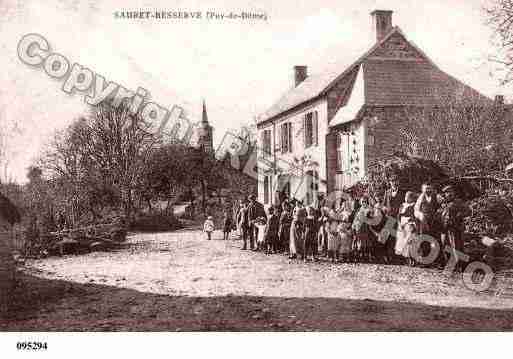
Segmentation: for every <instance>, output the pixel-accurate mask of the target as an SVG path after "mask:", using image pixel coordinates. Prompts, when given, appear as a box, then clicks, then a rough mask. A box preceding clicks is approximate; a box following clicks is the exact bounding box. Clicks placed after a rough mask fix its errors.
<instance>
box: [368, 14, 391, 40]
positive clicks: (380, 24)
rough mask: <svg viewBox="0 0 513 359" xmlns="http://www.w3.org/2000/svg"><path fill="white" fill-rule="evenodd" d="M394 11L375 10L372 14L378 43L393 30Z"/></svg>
mask: <svg viewBox="0 0 513 359" xmlns="http://www.w3.org/2000/svg"><path fill="white" fill-rule="evenodd" d="M392 13H393V11H392V10H374V11H373V12H371V15H372V20H373V21H372V22H373V25H374V29H375V31H376V41H377V42H379V41H381V40H382V39H383V38H384V37H385V36H386V35H387V34H388V33H389V32H390V30H392Z"/></svg>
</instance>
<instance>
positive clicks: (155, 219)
mask: <svg viewBox="0 0 513 359" xmlns="http://www.w3.org/2000/svg"><path fill="white" fill-rule="evenodd" d="M182 227H183V226H182V224H181V222H180V221H179V220H178V219H177V218H176V217H175V216H173V215H171V214H167V213H163V212H159V213H151V214H144V215H138V216H136V217H135V218H134V220H133V221H132V222H131V223H130V229H131V230H132V231H138V232H164V231H174V230H177V229H180V228H182Z"/></svg>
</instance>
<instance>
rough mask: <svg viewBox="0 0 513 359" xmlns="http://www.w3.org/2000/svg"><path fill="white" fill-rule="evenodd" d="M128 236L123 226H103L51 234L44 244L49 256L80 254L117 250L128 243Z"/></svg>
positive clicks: (46, 237)
mask: <svg viewBox="0 0 513 359" xmlns="http://www.w3.org/2000/svg"><path fill="white" fill-rule="evenodd" d="M126 236H127V231H126V229H125V228H124V227H123V226H121V225H118V224H102V225H93V226H87V227H81V228H75V229H70V230H64V231H59V232H51V233H49V234H48V235H47V236H45V238H44V240H43V242H44V243H45V250H46V251H47V252H48V254H57V255H64V254H79V253H84V252H86V253H87V252H93V251H102V250H109V249H113V248H117V247H119V245H120V244H121V243H122V242H124V241H126Z"/></svg>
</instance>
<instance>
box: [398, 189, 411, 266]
mask: <svg viewBox="0 0 513 359" xmlns="http://www.w3.org/2000/svg"><path fill="white" fill-rule="evenodd" d="M415 200H416V196H415V193H413V192H406V195H405V198H404V203H403V204H402V205H401V208H400V209H399V215H398V218H397V219H398V221H399V223H398V226H397V240H396V243H395V253H396V254H397V255H400V256H403V257H405V258H408V260H409V261H410V260H411V256H410V245H411V242H412V240H413V237H414V236H415V230H416V224H415V208H414V207H415Z"/></svg>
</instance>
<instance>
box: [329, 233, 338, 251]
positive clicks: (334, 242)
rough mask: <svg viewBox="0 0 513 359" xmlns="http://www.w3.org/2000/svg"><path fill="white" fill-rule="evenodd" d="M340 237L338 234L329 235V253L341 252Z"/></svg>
mask: <svg viewBox="0 0 513 359" xmlns="http://www.w3.org/2000/svg"><path fill="white" fill-rule="evenodd" d="M340 245H341V240H340V235H339V234H338V233H336V234H333V233H328V251H330V252H338V251H340Z"/></svg>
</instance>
